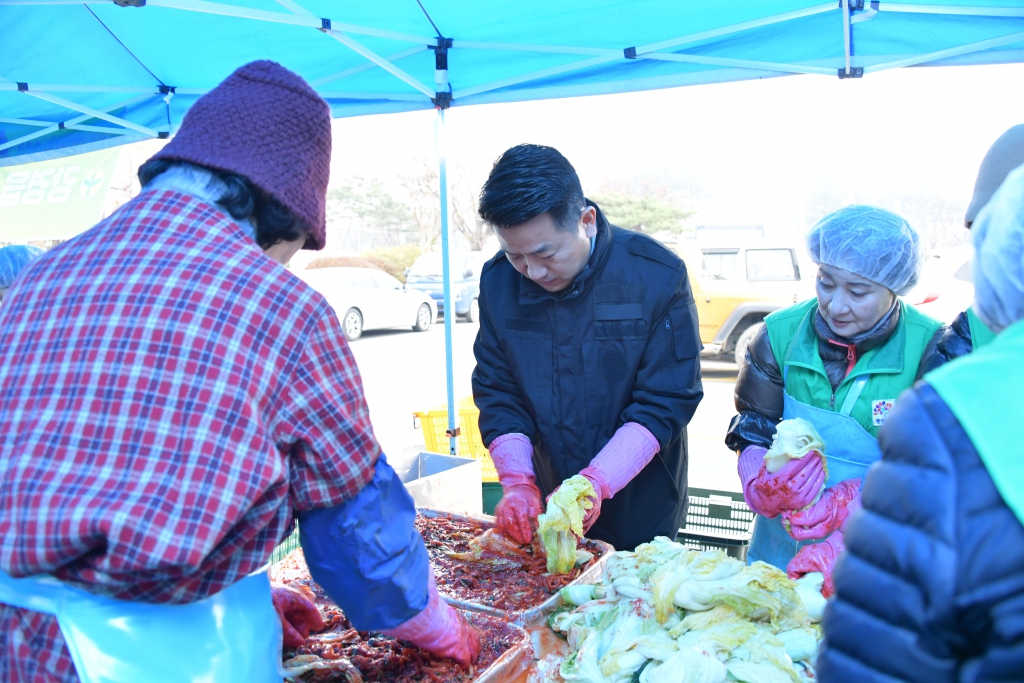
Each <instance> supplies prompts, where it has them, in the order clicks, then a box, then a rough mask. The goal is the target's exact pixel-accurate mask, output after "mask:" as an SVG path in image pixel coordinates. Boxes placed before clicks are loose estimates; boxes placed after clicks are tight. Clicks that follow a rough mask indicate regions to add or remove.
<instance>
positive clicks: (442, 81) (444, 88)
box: [430, 36, 454, 109]
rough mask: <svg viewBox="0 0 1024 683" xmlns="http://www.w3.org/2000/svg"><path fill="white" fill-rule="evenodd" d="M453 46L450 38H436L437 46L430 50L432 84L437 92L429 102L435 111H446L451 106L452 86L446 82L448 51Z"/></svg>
mask: <svg viewBox="0 0 1024 683" xmlns="http://www.w3.org/2000/svg"><path fill="white" fill-rule="evenodd" d="M453 44H454V40H452V39H451V38H445V37H443V36H438V37H437V45H432V46H431V47H430V49H432V50H433V51H434V84H435V85H436V86H437V90H436V91H435V92H434V97H432V98H430V101H431V102H433V103H434V108H435V109H448V108H449V107H451V106H452V85H451V83H449V82H448V50H449V48H451V46H452V45H453Z"/></svg>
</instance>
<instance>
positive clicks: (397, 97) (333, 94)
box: [316, 90, 431, 102]
mask: <svg viewBox="0 0 1024 683" xmlns="http://www.w3.org/2000/svg"><path fill="white" fill-rule="evenodd" d="M316 92H317V94H318V95H320V97H323V98H324V99H335V100H388V101H391V102H428V101H429V100H430V99H431V98H428V97H424V96H423V95H412V94H407V93H394V92H380V93H377V92H347V91H344V90H317V91H316Z"/></svg>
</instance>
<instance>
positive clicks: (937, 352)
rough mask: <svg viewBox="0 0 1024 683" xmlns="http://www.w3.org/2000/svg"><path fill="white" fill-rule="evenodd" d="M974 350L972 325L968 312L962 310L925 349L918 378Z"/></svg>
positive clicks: (936, 334)
mask: <svg viewBox="0 0 1024 683" xmlns="http://www.w3.org/2000/svg"><path fill="white" fill-rule="evenodd" d="M973 350H974V344H973V340H972V339H971V325H970V323H968V322H967V312H966V311H962V312H961V313H960V315H958V316H957V317H956V319H955V320H953V324H952V325H943V326H942V327H940V328H939V329H938V331H936V333H935V336H934V337H932V340H931V341H930V342H929V343H928V346H926V347H925V349H924V354H923V355H922V356H921V364H920V366H919V367H918V369H917V379H921V378H922V377H924V376H925V375H926V374H928V373H929V372H931V371H932V370H935V369H936V368H939V367H942V366H943V365H945V364H946V363H948V362H949V361H951V360H954V359H956V358H959V357H960V356H966V355H967V354H969V353H970V352H971V351H973Z"/></svg>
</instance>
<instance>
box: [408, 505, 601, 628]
mask: <svg viewBox="0 0 1024 683" xmlns="http://www.w3.org/2000/svg"><path fill="white" fill-rule="evenodd" d="M417 512H418V513H419V514H421V515H423V516H424V517H445V516H449V517H451V518H452V519H461V520H469V521H473V522H479V523H481V524H484V525H485V526H486V527H487V528H490V527H493V526H494V525H495V523H496V520H495V518H494V517H491V516H490V515H460V514H455V513H450V512H445V511H443V510H434V509H430V508H418V509H417ZM587 540H588V541H590V543H592V544H593V545H594V546H595V547H596V549H597V551H598V556H597V558H596V559H595V560H594V561H593V562H592V563H591V565H590V566H589V567H587V569H586V571H584V572H583V573H582V574H580V575H579V576H578V577H576V579H575V580H573V581H572V582H570V583H569V584H568V585H570V586H577V585H582V584H592V583H597V582H598V581H600V580H601V573H602V571H604V564H605V562H606V561H607V560H608V558H609V557H610V556H611V554H612V553H613V552H615V548H613V547H612V546H611V545H609V544H607V543H605V542H603V541H594V540H590V539H587ZM442 597H444V596H442ZM444 599H445V601H446V602H447V603H448V604H449V605H452V606H454V607H457V608H459V609H464V610H470V611H473V612H479V613H481V614H489V615H491V616H493V617H497V618H499V619H502V620H504V621H508V622H509V623H511V624H515V625H517V626H522V627H523V628H529V627H531V626H536V625H537V624H540V623H542V622H543V621H544V620H545V619H546V618H547V616H548V615H549V614H551V613H552V612H554V611H555V610H556V609H558V608H559V607H561V606H562V605H563V604H564V600H562V596H561V594H559V593H555V594H554V595H552V596H551V597H550V598H548V599H547V600H545V601H544V602H542V603H541V604H539V605H537V606H535V607H531V608H529V609H526V610H523V611H521V612H516V611H512V610H503V609H496V608H494V607H490V606H488V605H481V604H479V603H476V602H469V601H468V600H459V599H457V598H448V597H445V598H444Z"/></svg>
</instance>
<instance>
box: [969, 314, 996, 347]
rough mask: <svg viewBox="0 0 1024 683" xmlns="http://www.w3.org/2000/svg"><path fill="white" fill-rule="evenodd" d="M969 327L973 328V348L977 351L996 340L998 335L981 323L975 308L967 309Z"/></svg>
mask: <svg viewBox="0 0 1024 683" xmlns="http://www.w3.org/2000/svg"><path fill="white" fill-rule="evenodd" d="M967 326H968V327H970V328H971V347H972V348H973V349H974V350H975V351H977V350H978V349H980V348H981V347H982V346H985V345H986V344H988V343H989V342H990V341H992V340H993V339H995V338H996V333H995V332H993V331H992V329H991V328H990V327H989V326H988V325H986V324H985V323H983V322H982V321H981V318H979V317H978V314H977V313H975V312H974V307H973V306H971V307H969V308H968V309H967Z"/></svg>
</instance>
